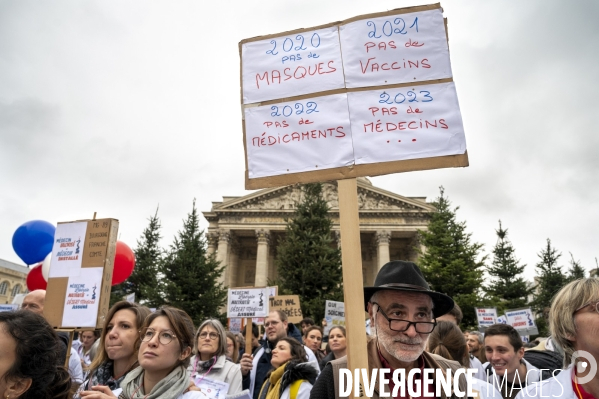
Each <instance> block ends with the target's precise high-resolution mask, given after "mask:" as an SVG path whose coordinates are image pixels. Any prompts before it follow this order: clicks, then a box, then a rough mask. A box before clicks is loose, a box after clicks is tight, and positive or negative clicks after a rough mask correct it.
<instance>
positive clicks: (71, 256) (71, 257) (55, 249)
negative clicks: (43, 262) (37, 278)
mask: <svg viewBox="0 0 599 399" xmlns="http://www.w3.org/2000/svg"><path fill="white" fill-rule="evenodd" d="M86 232H87V222H78V223H61V224H59V225H58V226H57V227H56V231H55V233H54V245H53V246H52V258H51V260H50V272H49V277H68V276H69V271H70V270H71V269H80V268H81V261H82V259H83V256H82V252H83V248H84V246H85V233H86Z"/></svg>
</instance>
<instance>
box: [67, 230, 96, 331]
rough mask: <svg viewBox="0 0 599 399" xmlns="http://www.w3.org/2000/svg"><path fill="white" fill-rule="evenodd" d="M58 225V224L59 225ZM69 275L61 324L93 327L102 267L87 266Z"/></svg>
mask: <svg viewBox="0 0 599 399" xmlns="http://www.w3.org/2000/svg"><path fill="white" fill-rule="evenodd" d="M59 226H60V225H59ZM71 273H73V275H71V276H69V281H68V284H67V292H66V295H65V303H64V311H63V313H62V325H63V326H69V327H95V326H96V319H97V317H98V306H99V303H100V288H101V287H102V277H103V274H104V269H103V268H101V267H93V268H91V267H88V268H86V269H79V273H78V274H77V275H74V273H75V272H74V271H72V272H71Z"/></svg>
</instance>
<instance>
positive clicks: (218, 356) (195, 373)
mask: <svg viewBox="0 0 599 399" xmlns="http://www.w3.org/2000/svg"><path fill="white" fill-rule="evenodd" d="M193 351H194V354H195V355H194V356H193V357H192V358H191V362H190V365H189V367H188V371H189V372H190V373H191V379H192V381H194V382H195V383H196V384H197V385H198V386H199V387H201V386H202V383H206V382H208V381H219V382H225V383H227V384H228V385H229V387H228V390H227V393H226V394H227V395H234V394H236V393H239V392H241V390H242V388H241V378H242V377H241V368H240V366H239V365H238V364H235V363H233V362H231V361H229V360H227V358H226V357H227V356H226V353H227V335H226V333H225V329H224V328H223V325H222V324H221V323H220V321H218V320H216V319H208V320H205V321H204V322H203V323H202V324H201V325H200V328H198V331H197V332H196V335H195V339H194V349H193Z"/></svg>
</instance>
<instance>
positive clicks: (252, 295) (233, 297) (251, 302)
mask: <svg viewBox="0 0 599 399" xmlns="http://www.w3.org/2000/svg"><path fill="white" fill-rule="evenodd" d="M268 292H269V289H268V288H267V287H264V288H230V289H229V295H228V298H227V317H228V318H233V317H266V316H268Z"/></svg>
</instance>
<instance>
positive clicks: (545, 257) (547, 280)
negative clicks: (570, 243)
mask: <svg viewBox="0 0 599 399" xmlns="http://www.w3.org/2000/svg"><path fill="white" fill-rule="evenodd" d="M537 256H538V257H539V259H540V261H539V262H538V263H537V265H536V269H537V275H536V285H535V288H534V290H535V294H534V299H533V301H532V303H531V305H532V308H533V310H534V311H535V312H537V314H539V315H540V316H538V317H537V327H538V329H539V335H541V336H543V335H545V336H547V335H546V334H548V331H547V320H546V318H547V308H549V307H550V306H551V300H552V299H553V296H554V295H555V294H557V292H558V291H559V290H560V289H561V288H562V287H563V286H564V285H565V284H566V283H567V277H566V275H565V274H564V273H563V272H562V268H561V266H559V265H558V264H557V262H558V260H559V258H560V257H561V256H562V254H561V253H558V252H557V249H555V248H554V247H552V246H551V240H550V239H549V238H548V239H547V245H546V246H545V248H543V249H542V250H541V252H540V253H538V254H537Z"/></svg>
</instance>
